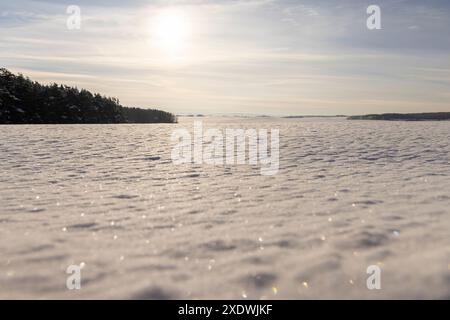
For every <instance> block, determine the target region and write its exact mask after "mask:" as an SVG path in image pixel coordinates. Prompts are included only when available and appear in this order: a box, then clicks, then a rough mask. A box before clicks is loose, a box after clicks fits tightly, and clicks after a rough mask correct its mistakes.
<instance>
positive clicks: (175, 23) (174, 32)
mask: <svg viewBox="0 0 450 320" xmlns="http://www.w3.org/2000/svg"><path fill="white" fill-rule="evenodd" d="M153 26H154V35H155V39H156V41H157V43H158V45H159V47H161V48H162V49H163V50H164V51H166V53H168V54H170V55H177V54H180V53H181V52H182V50H183V49H184V48H185V47H186V45H187V41H188V37H189V35H190V32H191V26H190V23H189V19H188V17H187V15H186V14H185V13H183V12H182V11H180V10H175V9H167V10H164V11H162V12H161V13H160V14H159V15H158V16H157V17H156V20H155V21H154V24H153Z"/></svg>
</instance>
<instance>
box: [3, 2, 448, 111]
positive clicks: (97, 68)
mask: <svg viewBox="0 0 450 320" xmlns="http://www.w3.org/2000/svg"><path fill="white" fill-rule="evenodd" d="M372 4H376V5H378V6H380V8H381V22H382V29H381V30H369V29H368V28H367V26H366V20H367V18H368V16H369V15H368V14H367V13H366V9H367V7H368V6H369V5H372ZM69 5H77V6H79V8H80V9H81V28H80V29H74V30H70V29H68V28H67V19H68V17H69V16H70V14H68V13H67V7H68V6H69ZM449 15H450V3H449V2H448V1H441V0H434V1H427V2H426V3H423V2H421V1H415V0H411V1H406V0H395V1H394V0H391V1H385V0H383V1H381V0H379V1H350V0H345V1H339V2H336V1H331V0H325V1H312V0H307V1H281V0H279V1H276V0H261V1H257V0H249V1H243V0H242V1H212V0H211V1H208V0H195V1H181V0H180V1H141V0H133V1H127V2H121V1H103V0H97V1H95V0H93V1H85V0H79V1H69V2H64V3H58V2H56V1H52V0H46V1H39V0H19V1H14V2H12V3H2V5H1V9H0V37H1V39H2V41H1V44H0V46H1V53H0V57H1V59H2V64H1V66H0V67H5V68H7V69H9V70H11V71H12V72H14V73H18V72H21V73H23V74H24V75H25V76H29V77H30V78H31V79H32V80H35V81H39V82H42V83H51V82H56V83H61V84H67V85H71V86H77V87H78V88H85V89H88V90H91V91H94V92H99V93H101V94H104V95H107V96H113V97H117V98H118V99H120V101H121V103H122V104H123V105H126V106H130V107H148V108H160V109H163V110H166V111H170V112H173V113H176V114H228V113H229V114H255V115H256V114H259V115H280V116H289V115H341V114H345V115H354V114H369V113H387V112H405V113H406V112H439V111H450V93H449V92H448V88H449V87H450V59H449V58H448V57H449V56H448V53H449V50H450V35H449V33H448V30H450V19H448V16H449Z"/></svg>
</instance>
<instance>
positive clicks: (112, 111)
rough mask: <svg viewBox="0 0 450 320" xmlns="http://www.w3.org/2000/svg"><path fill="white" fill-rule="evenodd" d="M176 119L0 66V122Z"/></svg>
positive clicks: (155, 111)
mask: <svg viewBox="0 0 450 320" xmlns="http://www.w3.org/2000/svg"><path fill="white" fill-rule="evenodd" d="M176 122H177V117H176V116H175V115H173V114H171V113H169V112H165V111H161V110H156V109H143V108H142V109H141V108H128V107H124V106H122V105H121V104H120V102H119V100H118V99H116V98H110V97H105V96H102V95H100V94H98V93H94V94H93V93H91V92H89V91H88V90H85V89H81V90H79V89H78V88H74V87H69V86H64V85H58V84H56V83H55V84H51V85H42V84H40V83H38V82H35V81H31V80H30V79H29V78H25V77H24V76H23V75H21V74H19V75H15V74H13V73H11V72H10V71H8V70H7V69H4V68H0V124H84V123H86V124H88V123H89V124H107V123H176Z"/></svg>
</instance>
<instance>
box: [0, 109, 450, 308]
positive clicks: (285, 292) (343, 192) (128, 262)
mask: <svg viewBox="0 0 450 320" xmlns="http://www.w3.org/2000/svg"><path fill="white" fill-rule="evenodd" d="M200 120H202V121H203V122H204V126H205V127H212V128H218V129H224V128H255V129H258V128H266V129H270V128H279V129H280V146H281V149H280V170H279V173H278V174H277V175H275V176H262V175H261V174H260V170H259V166H248V165H239V166H231V167H224V166H208V165H204V166H203V165H181V166H180V165H174V164H172V162H171V159H170V153H171V142H170V134H171V133H172V131H173V129H175V128H181V127H185V128H187V129H189V130H192V128H193V121H194V119H192V118H181V119H180V123H179V124H177V125H170V124H169V125H160V124H157V125H64V126H62V125H48V126H45V125H42V126H41V125H33V126H0V137H1V139H0V253H1V255H0V257H1V258H0V298H14V299H15V298H39V299H46V298H61V299H70V298H126V299H180V298H188V299H197V298H199V299H205V298H209V299H219V298H237V299H245V298H247V299H279V298H281V299H283V298H287V299H309V298H322V299H326V298H338V299H348V298H362V299H381V298H447V299H448V298H450V232H449V231H450V192H449V190H450V179H449V174H450V142H449V141H450V122H382V121H346V120H343V119H275V118H210V117H205V118H201V119H200ZM81 263H84V264H85V266H84V268H83V269H82V288H81V290H68V289H67V288H66V278H67V276H68V274H66V269H67V267H68V266H69V265H71V264H78V265H79V264H81ZM370 265H378V266H380V268H381V270H382V273H381V286H382V287H381V290H368V289H367V287H366V279H367V278H368V277H369V275H368V274H366V269H367V267H368V266H370Z"/></svg>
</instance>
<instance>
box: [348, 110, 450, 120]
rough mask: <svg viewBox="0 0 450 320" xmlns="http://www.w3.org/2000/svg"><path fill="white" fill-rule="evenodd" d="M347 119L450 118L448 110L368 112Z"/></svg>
mask: <svg viewBox="0 0 450 320" xmlns="http://www.w3.org/2000/svg"><path fill="white" fill-rule="evenodd" d="M347 119H349V120H389V121H400V120H403V121H443V120H450V112H428V113H383V114H368V115H364V116H351V117H348V118H347Z"/></svg>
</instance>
